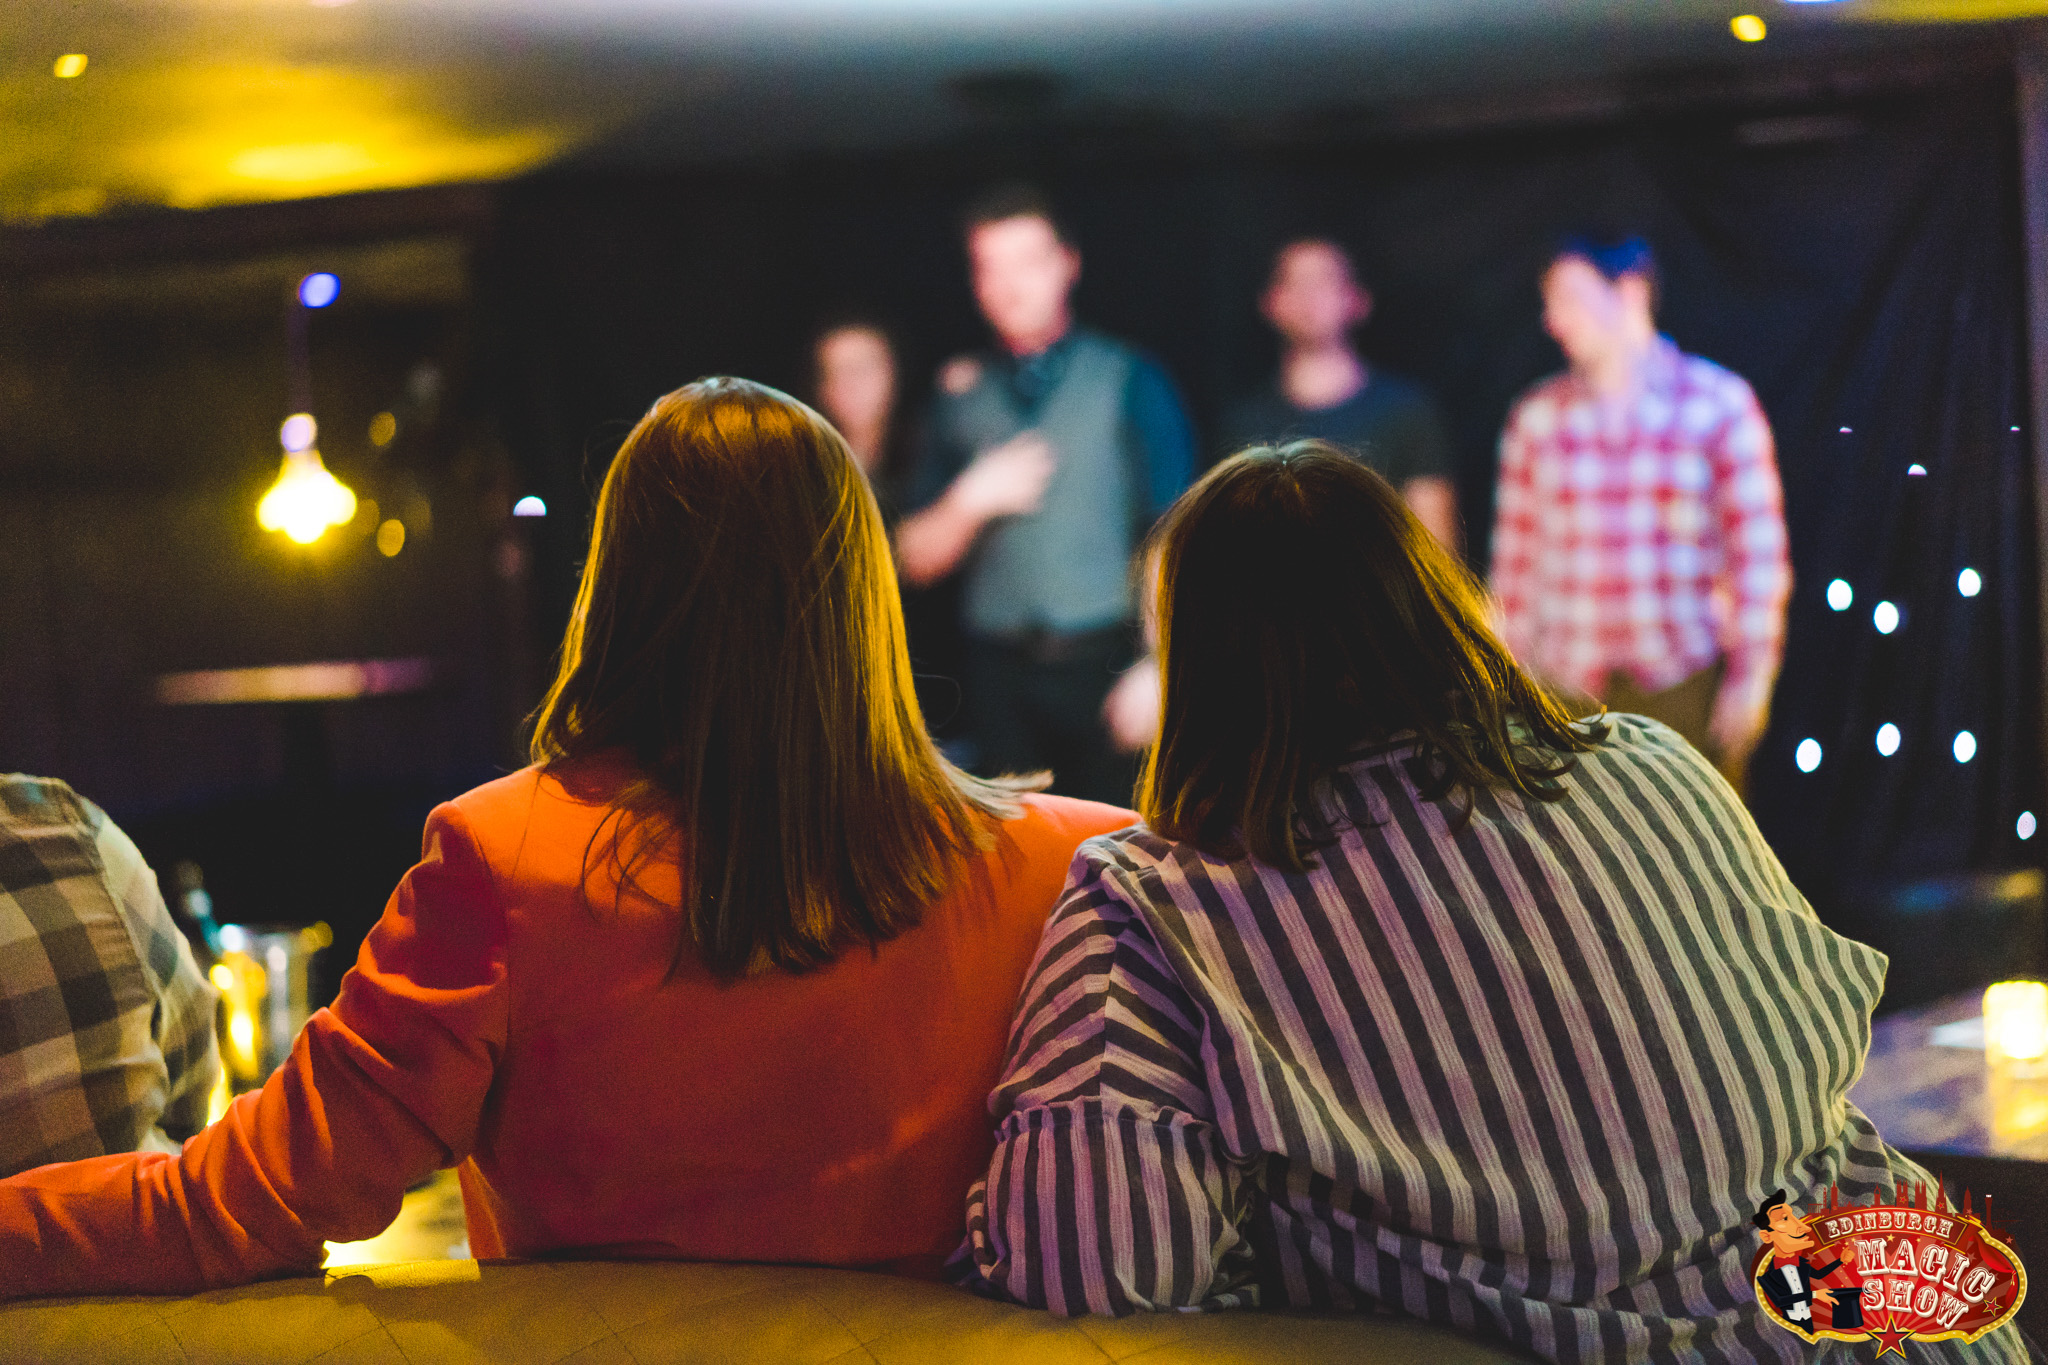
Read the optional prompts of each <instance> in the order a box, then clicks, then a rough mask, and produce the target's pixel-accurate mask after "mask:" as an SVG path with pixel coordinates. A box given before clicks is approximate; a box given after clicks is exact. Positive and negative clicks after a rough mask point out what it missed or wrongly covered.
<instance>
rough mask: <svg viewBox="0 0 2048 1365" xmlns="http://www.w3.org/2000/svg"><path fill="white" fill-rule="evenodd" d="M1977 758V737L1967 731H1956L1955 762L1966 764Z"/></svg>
mask: <svg viewBox="0 0 2048 1365" xmlns="http://www.w3.org/2000/svg"><path fill="white" fill-rule="evenodd" d="M1976 756H1977V737H1976V736H1975V735H1973V734H1971V733H1970V732H1969V731H1968V730H1958V731H1956V762H1958V763H1968V762H1969V761H1970V760H1971V759H1973V758H1975V757H1976Z"/></svg>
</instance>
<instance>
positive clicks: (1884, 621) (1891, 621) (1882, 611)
mask: <svg viewBox="0 0 2048 1365" xmlns="http://www.w3.org/2000/svg"><path fill="white" fill-rule="evenodd" d="M1870 622H1871V624H1872V625H1874V626H1876V627H1877V633H1878V634H1879V635H1889V634H1891V633H1892V632H1893V631H1895V630H1897V629H1898V628H1899V609H1898V608H1897V607H1895V606H1893V605H1892V604H1891V603H1889V602H1880V603H1878V604H1877V606H1876V607H1875V608H1873V609H1872V610H1871V613H1870Z"/></svg>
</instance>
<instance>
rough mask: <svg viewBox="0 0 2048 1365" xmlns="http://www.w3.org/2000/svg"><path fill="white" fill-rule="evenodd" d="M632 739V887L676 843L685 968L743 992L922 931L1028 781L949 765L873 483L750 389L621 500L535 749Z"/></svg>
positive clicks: (595, 537) (561, 758)
mask: <svg viewBox="0 0 2048 1365" xmlns="http://www.w3.org/2000/svg"><path fill="white" fill-rule="evenodd" d="M611 749H623V750H625V751H626V752H627V753H629V754H630V755H631V758H632V761H633V764H634V766H635V768H636V770H637V777H636V780H635V781H634V782H633V783H632V784H631V785H630V786H629V787H628V788H627V789H626V790H625V791H624V792H623V793H622V794H621V795H620V796H618V797H617V798H616V799H615V800H614V802H613V808H612V811H611V813H610V814H608V815H607V817H606V823H607V825H609V828H610V837H611V845H610V847H611V853H612V856H613V858H614V860H615V865H616V869H617V873H618V876H619V884H620V886H621V887H623V886H625V885H626V884H627V882H628V880H629V879H630V877H631V873H632V869H633V866H634V864H635V863H636V862H637V861H638V860H639V859H641V858H643V857H645V856H647V855H648V854H649V853H650V851H652V850H654V849H656V848H662V849H673V850H674V852H675V855H676V856H677V857H678V858H679V860H680V864H681V872H682V904H681V911H682V934H681V936H680V938H679V939H678V942H677V945H676V955H675V960H674V962H673V963H672V964H671V973H672V974H673V972H674V970H675V969H676V968H679V967H680V966H681V964H682V963H683V962H684V960H685V958H686V954H687V952H688V950H689V949H691V948H693V947H694V949H695V951H696V953H697V955H698V957H699V958H700V959H701V960H702V962H703V963H704V965H705V967H706V968H707V969H708V970H709V971H710V972H711V973H712V974H713V975H714V976H716V977H719V978H721V979H726V980H730V979H734V978H737V977H741V976H745V975H748V974H752V973H756V972H761V971H766V970H768V969H770V968H774V967H780V968H784V969H787V970H791V971H802V970H805V969H807V968H812V967H817V966H821V965H823V964H825V963H828V962H830V961H832V960H833V959H834V958H835V957H836V956H837V955H838V954H839V952H840V951H841V950H842V949H844V948H845V947H847V946H848V945H849V944H853V943H858V942H866V943H869V944H875V943H879V942H881V941H883V940H886V939H889V938H891V937H894V936H895V935H896V934H899V933H901V932H903V931H904V930H905V929H908V928H910V927H911V926H912V925H915V924H916V923H917V922H918V920H919V917H920V915H921V914H922V912H923V910H924V907H925V906H926V905H928V904H930V903H931V902H932V901H934V900H936V899H938V898H939V897H940V896H941V895H943V894H944V893H945V892H946V890H947V889H948V888H949V886H950V885H951V884H952V882H953V879H954V877H955V875H956V874H957V873H958V872H959V870H960V868H961V865H962V863H963V860H964V859H966V858H967V857H968V856H969V855H970V854H971V852H972V851H974V850H977V849H982V848H986V847H989V846H990V845H991V844H992V843H993V840H994V831H993V828H992V824H993V821H994V820H998V819H1005V818H1010V817H1014V816H1015V815H1016V814H1018V810H1019V808H1018V804H1017V799H1016V798H1017V795H1018V794H1019V792H1020V791H1022V790H1024V789H1026V788H1027V787H1028V786H1029V785H1030V784H1028V783H1024V782H1017V781H1006V782H985V781H982V780H980V779H978V778H974V777H971V776H969V775H967V774H966V773H963V772H961V771H960V770H959V769H957V768H955V767H954V766H953V765H952V764H950V763H948V762H947V761H946V760H945V759H944V758H943V757H942V756H940V754H939V752H938V750H937V748H936V747H935V746H934V745H933V744H932V741H931V739H930V737H929V735H928V734H927V733H926V731H925V726H924V719H923V717H922V715H921V714H920V713H919V711H918V706H917V693H916V691H915V690H914V688H913V687H912V684H911V672H910V657H909V654H908V652H907V650H906V647H905V644H904V633H903V613H902V608H901V606H900V604H899V602H898V598H897V589H896V572H895V568H894V565H893V564H892V562H891V559H890V550H889V542H888V538H887V536H886V534H885V533H884V531H883V529H882V519H881V515H880V513H879V512H878V511H877V509H876V506H875V500H874V496H873V494H872V493H870V492H869V491H868V483H867V480H866V479H865V478H864V477H862V475H861V472H860V468H859V466H858V465H856V464H855V463H854V460H853V456H852V454H851V452H849V451H848V449H847V447H846V442H845V441H844V440H843V439H842V438H841V437H840V435H839V433H838V432H837V431H835V430H833V428H832V426H831V424H830V423H828V422H827V421H826V420H825V419H824V418H823V417H820V416H819V415H818V414H817V413H816V412H813V411H812V410H811V409H810V408H808V407H806V406H805V405H804V404H802V403H800V402H798V401H797V400H795V399H794V398H791V397H789V396H788V395H787V394H784V393H780V392H778V391H777V390H775V389H771V388H768V387H766V386H765V385H761V384H755V383H750V382H749V381H747V380H744V379H727V378H714V379H705V380H700V381H698V382H697V383H694V384H690V385H687V386H685V387H683V388H681V389H678V390H676V391H675V392H674V393H671V394H669V395H668V396H667V397H665V398H663V399H661V400H660V401H659V402H657V403H656V404H655V405H654V407H653V409H652V410H651V411H649V412H648V414H647V415H646V416H645V417H644V418H642V419H641V420H640V423H639V425H638V426H636V427H634V428H633V430H632V432H631V433H630V434H629V435H628V436H627V437H626V441H625V444H624V445H623V446H622V447H621V448H620V450H619V453H618V456H617V458H615V459H614V460H613V461H612V466H611V469H610V472H609V473H607V474H606V476H605V480H604V487H603V489H602V491H601V492H600V493H599V495H598V500H597V515H596V522H595V525H594V526H593V528H592V531H591V537H590V554H589V558H588V559H587V560H586V561H585V563H584V566H583V581H582V586H581V587H580V589H579V590H578V592H577V595H576V606H575V611H574V613H573V614H572V616H571V618H570V621H569V629H568V633H567V635H566V636H565V637H564V639H563V642H562V651H561V659H560V664H559V667H558V670H557V672H556V675H555V681H554V684H553V686H551V687H550V688H549V689H548V693H547V697H546V699H545V700H543V701H542V703H541V705H540V708H539V710H538V711H537V712H536V713H535V717H534V728H533V741H532V756H533V759H534V761H535V762H536V763H539V764H542V765H544V766H555V765H560V764H562V763H564V762H567V761H570V760H575V759H579V758H583V757H586V756H588V755H591V754H595V753H597V752H599V751H602V750H611ZM614 817H616V818H614ZM604 830H605V826H600V831H599V833H600V835H603V833H604ZM629 830H630V831H632V834H631V837H630V838H629V837H628V831H629ZM597 842H598V841H597V839H596V838H593V840H592V848H593V851H594V850H595V849H596V846H597ZM588 860H589V858H588V856H587V857H586V866H587V864H588Z"/></svg>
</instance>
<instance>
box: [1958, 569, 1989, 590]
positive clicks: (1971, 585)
mask: <svg viewBox="0 0 2048 1365" xmlns="http://www.w3.org/2000/svg"><path fill="white" fill-rule="evenodd" d="M1956 591H1957V592H1959V593H1961V594H1962V595H1963V596H1965V597H1975V596H1976V595H1977V594H1978V593H1980V592H1982V591H1984V578H1983V576H1982V575H1981V574H1979V573H1978V572H1977V571H1976V570H1975V569H1965V570H1963V571H1962V572H1961V573H1959V574H1957V575H1956Z"/></svg>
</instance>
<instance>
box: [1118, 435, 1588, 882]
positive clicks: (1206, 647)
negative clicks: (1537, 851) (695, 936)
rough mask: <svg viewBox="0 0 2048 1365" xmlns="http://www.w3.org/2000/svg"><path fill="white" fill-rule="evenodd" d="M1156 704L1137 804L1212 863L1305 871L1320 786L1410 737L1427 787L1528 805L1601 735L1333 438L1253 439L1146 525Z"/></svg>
mask: <svg viewBox="0 0 2048 1365" xmlns="http://www.w3.org/2000/svg"><path fill="white" fill-rule="evenodd" d="M1153 539H1154V545H1155V546H1156V549H1157V555H1158V569H1157V573H1158V582H1159V587H1158V594H1159V595H1158V599H1157V610H1158V620H1159V654H1160V673H1161V679H1162V685H1163V688H1164V698H1163V707H1164V716H1163V718H1162V723H1161V727H1160V736H1159V740H1158V742H1157V743H1156V744H1155V745H1153V747H1152V749H1151V751H1150V753H1149V754H1148V755H1147V758H1146V763H1145V772H1144V776H1143V778H1142V779H1141V780H1140V783H1139V788H1138V809H1139V810H1140V811H1141V812H1142V813H1143V814H1144V816H1145V819H1146V821H1147V822H1148V823H1149V824H1150V825H1151V826H1152V828H1153V829H1155V830H1157V831H1158V832H1159V833H1160V834H1162V835H1164V836H1166V837H1167V838H1169V839H1178V840H1183V841H1186V842H1188V843H1190V844H1193V845H1194V846H1195V847H1197V848H1199V849H1201V850H1202V851H1203V852H1205V853H1208V854H1210V855H1212V856H1216V857H1238V856H1241V855H1243V854H1245V853H1249V854H1250V855H1251V856H1253V857H1255V858H1257V859H1259V860H1261V861H1263V862H1267V863H1271V864H1273V865H1274V866H1277V867H1283V868H1287V869H1289V870H1291V871H1300V870H1301V869H1302V868H1303V867H1304V866H1305V863H1304V860H1303V856H1302V844H1303V834H1302V826H1301V822H1300V818H1299V817H1300V814H1301V811H1302V808H1303V806H1304V804H1305V803H1306V801H1307V800H1308V797H1309V793H1310V791H1311V789H1312V788H1313V787H1314V786H1315V785H1316V784H1317V783H1318V782H1320V781H1322V780H1324V779H1325V778H1327V777H1328V776H1329V775H1330V774H1331V773H1332V772H1333V771H1334V770H1335V769H1336V768H1337V767H1338V766H1339V765H1340V764H1342V763H1343V762H1345V760H1346V758H1347V756H1348V755H1349V754H1351V753H1352V752H1354V751H1355V750H1356V749H1357V748H1358V746H1360V745H1361V744H1367V743H1371V742H1373V741H1376V740H1384V739H1388V738H1390V737H1392V736H1395V735H1400V734H1413V735H1414V736H1415V738H1416V740H1417V742H1418V745H1419V755H1420V757H1421V759H1422V761H1423V771H1424V772H1425V774H1427V775H1428V777H1427V780H1426V781H1425V783H1424V790H1423V794H1424V796H1425V797H1426V798H1428V799H1431V800H1443V799H1447V798H1448V799H1452V800H1454V801H1455V800H1456V799H1457V797H1458V796H1459V795H1460V794H1462V796H1463V798H1464V810H1463V813H1462V814H1461V816H1460V818H1461V819H1462V818H1464V817H1465V816H1469V814H1470V812H1471V797H1472V794H1473V793H1474V792H1475V791H1477V790H1480V789H1489V788H1491V789H1500V790H1507V791H1513V792H1517V793H1520V794H1521V795H1522V796H1525V797H1531V798H1534V799H1536V800H1539V801H1545V800H1555V799H1557V798H1558V797H1559V796H1561V795H1562V794H1563V789H1562V787H1561V786H1560V785H1559V782H1560V779H1561V778H1562V777H1563V776H1564V775H1565V773H1566V772H1568V771H1569V770H1570V768H1571V766H1572V764H1573V762H1574V760H1573V759H1572V758H1571V757H1570V755H1572V754H1575V753H1578V752H1582V751H1584V750H1586V749H1590V748H1592V747H1593V745H1594V744H1596V743H1597V742H1599V739H1600V738H1601V736H1600V735H1599V734H1598V733H1595V732H1589V731H1588V730H1586V729H1583V728H1579V727H1575V726H1574V725H1573V723H1572V720H1571V717H1570V716H1569V715H1568V714H1567V713H1566V712H1565V711H1564V709H1563V708H1562V707H1560V706H1559V705H1558V704H1557V702H1556V701H1555V700H1554V699H1553V698H1552V697H1551V696H1550V694H1549V693H1547V692H1546V691H1544V689H1543V688H1542V687H1540V686H1538V685H1537V684H1536V683H1535V682H1534V681H1533V680H1531V679H1530V677H1529V676H1528V674H1526V673H1524V672H1523V671H1522V669H1521V668H1520V667H1519V666H1518V665H1517V664H1516V663H1515V661H1514V659H1513V658H1512V657H1511V656H1510V655H1509V654H1508V652H1507V649H1506V648H1505V647H1504V646H1502V644H1501V643H1500V641H1499V640H1497V639H1496V638H1495V637H1494V635H1493V632H1492V631H1491V630H1490V629H1488V627H1487V625H1486V615H1485V609H1484V607H1483V605H1482V597H1481V593H1480V589H1479V585H1478V584H1477V583H1476V582H1474V581H1473V579H1472V576H1471V575H1470V574H1469V573H1467V572H1466V571H1465V569H1464V567H1463V566H1462V565H1460V564H1459V563H1458V562H1457V561H1456V560H1455V559H1453V558H1452V556H1451V555H1450V553H1449V552H1448V551H1446V550H1445V549H1444V548H1443V547H1442V546H1441V545H1439V544H1437V542H1436V538H1435V537H1434V536H1432V535H1430V533H1429V532H1428V530H1426V529H1425V528H1424V527H1423V525H1422V523H1421V522H1419V521H1417V520H1416V519H1415V516H1414V514H1413V513H1412V512H1410V511H1409V510H1408V508H1407V505H1406V504H1405V503H1403V502H1402V500H1401V496H1400V494H1399V493H1397V492H1395V491H1394V488H1393V486H1392V485H1391V484H1389V483H1388V482H1387V481H1386V480H1385V479H1383V478H1381V477H1380V476H1379V475H1378V474H1376V473H1374V472H1373V471H1372V470H1370V469H1367V468H1366V467H1365V466H1364V465H1362V464H1360V463H1359V462H1358V461H1357V460H1354V459H1352V458H1350V457H1349V456H1347V455H1345V454H1344V453H1343V452H1342V451H1340V450H1338V449H1337V448H1336V447H1334V446H1331V445H1328V444H1326V443H1324V442H1321V441H1296V442H1294V443H1293V444H1291V445H1286V446H1281V447H1278V448H1275V447H1271V446H1254V447H1252V448H1251V449H1248V450H1245V451H1243V452H1242V453H1240V454H1238V455H1236V456H1234V457H1233V458H1231V459H1229V460H1226V461H1224V462H1223V463H1222V464H1220V465H1218V466H1217V467H1216V468H1215V469H1214V470H1212V471H1210V473H1209V474H1208V475H1207V476H1206V477H1205V478H1203V479H1202V481H1201V482H1200V483H1198V484H1196V485H1195V487H1194V488H1192V489H1190V490H1189V491H1188V492H1187V493H1186V494H1185V495H1184V496H1183V497H1182V498H1181V499H1180V501H1179V502H1177V503H1175V504H1174V506H1173V508H1172V509H1171V510H1170V511H1168V513H1167V514H1166V517H1165V519H1164V520H1163V521H1162V522H1161V523H1160V525H1159V528H1158V529H1157V531H1155V533H1154V538H1153Z"/></svg>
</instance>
